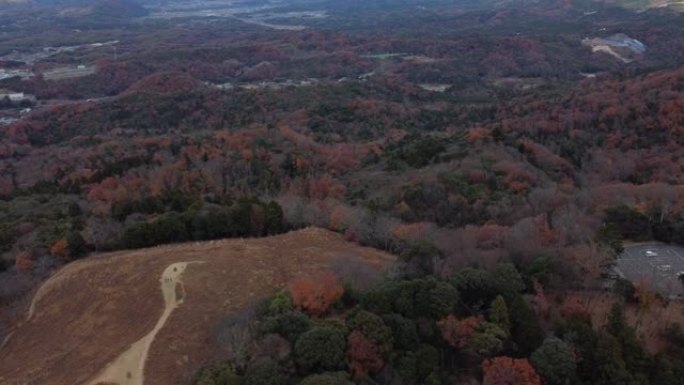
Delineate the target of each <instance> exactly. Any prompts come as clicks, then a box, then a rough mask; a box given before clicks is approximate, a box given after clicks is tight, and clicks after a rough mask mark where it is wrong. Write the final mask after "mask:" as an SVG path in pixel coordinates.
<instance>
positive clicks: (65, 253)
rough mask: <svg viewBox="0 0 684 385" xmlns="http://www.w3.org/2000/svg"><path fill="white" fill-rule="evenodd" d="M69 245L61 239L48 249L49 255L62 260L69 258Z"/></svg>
mask: <svg viewBox="0 0 684 385" xmlns="http://www.w3.org/2000/svg"><path fill="white" fill-rule="evenodd" d="M68 246H69V245H68V244H67V241H66V239H64V238H62V239H60V240H59V241H57V242H55V244H54V245H52V247H51V248H50V254H52V255H55V256H60V257H62V258H64V259H66V258H68V257H69V247H68Z"/></svg>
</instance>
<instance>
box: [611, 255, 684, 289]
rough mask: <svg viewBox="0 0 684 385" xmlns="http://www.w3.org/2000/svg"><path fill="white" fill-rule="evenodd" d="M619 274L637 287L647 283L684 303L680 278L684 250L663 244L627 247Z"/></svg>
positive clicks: (683, 285)
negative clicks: (637, 283)
mask: <svg viewBox="0 0 684 385" xmlns="http://www.w3.org/2000/svg"><path fill="white" fill-rule="evenodd" d="M616 270H617V272H618V274H620V275H621V276H623V277H624V278H626V279H629V280H630V281H632V282H634V283H636V282H638V281H640V280H642V279H645V280H646V281H648V283H649V285H650V286H651V288H652V290H655V291H658V292H659V293H661V294H662V295H663V296H665V297H668V298H671V299H684V284H682V282H681V281H680V280H679V278H678V277H677V273H679V272H684V247H681V246H673V245H667V244H662V243H650V244H638V245H633V246H627V247H625V251H624V252H623V253H622V254H620V257H619V258H618V260H617V266H616Z"/></svg>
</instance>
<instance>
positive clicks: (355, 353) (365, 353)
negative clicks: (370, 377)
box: [347, 330, 385, 375]
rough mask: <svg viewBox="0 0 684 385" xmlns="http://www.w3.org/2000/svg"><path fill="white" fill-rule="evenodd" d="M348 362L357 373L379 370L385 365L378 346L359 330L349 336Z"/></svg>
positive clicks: (364, 373)
mask: <svg viewBox="0 0 684 385" xmlns="http://www.w3.org/2000/svg"><path fill="white" fill-rule="evenodd" d="M347 362H348V363H349V368H350V369H351V371H352V373H354V374H355V375H366V374H368V373H373V372H378V371H380V370H381V369H382V368H383V366H385V361H384V360H383V359H382V357H381V356H380V353H379V352H378V346H377V345H376V344H375V343H374V342H373V341H371V340H370V339H368V337H366V336H365V335H363V333H361V332H360V331H358V330H354V331H353V332H352V333H351V334H350V335H349V337H348V338H347Z"/></svg>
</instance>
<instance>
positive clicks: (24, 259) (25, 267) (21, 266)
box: [14, 253, 33, 271]
mask: <svg viewBox="0 0 684 385" xmlns="http://www.w3.org/2000/svg"><path fill="white" fill-rule="evenodd" d="M14 266H15V267H16V268H17V270H20V271H29V270H31V269H32V268H33V261H31V258H30V257H29V255H28V253H21V254H19V255H17V256H16V257H15V258H14Z"/></svg>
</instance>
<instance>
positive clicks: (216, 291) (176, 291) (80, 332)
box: [0, 228, 393, 385]
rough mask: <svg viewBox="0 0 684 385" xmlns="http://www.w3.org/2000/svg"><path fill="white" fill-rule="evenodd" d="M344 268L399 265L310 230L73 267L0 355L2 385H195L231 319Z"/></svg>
mask: <svg viewBox="0 0 684 385" xmlns="http://www.w3.org/2000/svg"><path fill="white" fill-rule="evenodd" d="M340 258H344V263H345V264H351V263H354V262H359V263H361V264H363V265H370V266H373V267H377V268H382V267H385V266H387V265H389V264H390V262H391V261H392V260H393V258H392V256H390V255H388V254H384V253H382V252H379V251H376V250H373V249H369V248H362V247H359V246H356V245H354V244H351V243H348V242H346V241H344V240H343V239H342V238H341V237H340V236H339V235H337V234H335V233H331V232H328V231H325V230H320V229H312V228H310V229H305V230H300V231H296V232H291V233H288V234H284V235H280V236H275V237H269V238H262V239H250V240H239V239H233V240H224V241H213V242H202V243H189V244H181V245H170V246H164V247H156V248H151V249H143V250H135V251H124V252H116V253H109V254H102V255H98V256H94V257H91V258H88V259H87V260H82V261H78V262H75V263H72V264H70V265H68V266H66V267H65V268H64V269H62V270H61V271H60V272H58V273H57V274H55V275H54V276H53V277H52V278H51V279H50V280H48V281H47V282H46V283H45V284H44V285H43V286H42V287H41V288H40V289H39V290H38V291H37V293H36V295H35V298H34V300H33V304H32V306H31V309H32V310H31V311H29V312H28V314H27V318H26V321H23V322H21V323H19V324H17V325H16V329H15V332H14V333H13V335H12V336H11V338H10V339H9V340H8V341H7V343H6V344H5V346H4V347H3V348H2V349H1V350H0V373H2V375H0V383H20V384H22V383H40V384H54V385H61V384H63V385H67V384H82V383H93V384H97V383H111V381H118V382H119V383H120V384H122V385H123V384H142V383H143V377H144V383H145V384H182V383H187V381H188V379H189V378H191V377H192V375H193V373H194V372H195V370H196V369H197V368H198V367H200V366H201V365H203V364H205V363H206V362H207V360H208V359H209V358H210V357H216V355H217V354H220V347H219V346H217V345H216V344H215V342H214V341H215V336H214V333H215V330H216V327H217V325H218V324H219V323H220V321H221V320H222V319H223V318H224V317H225V316H226V315H228V314H230V313H231V312H234V311H238V310H241V309H245V308H246V307H248V306H249V305H251V304H253V303H254V302H255V301H257V300H258V299H259V298H262V297H264V296H266V295H268V294H270V293H272V292H274V291H275V290H276V289H278V288H281V287H283V286H285V285H287V283H288V282H290V281H292V280H293V279H296V277H298V276H302V275H310V274H317V273H320V272H323V271H326V270H329V269H332V268H334V267H335V266H336V264H337V261H339V260H340ZM185 262H190V263H188V264H187V265H185V264H184V263H185ZM192 262H202V263H192ZM160 281H161V286H162V290H160ZM169 288H171V289H170V290H169ZM165 304H166V306H165ZM155 325H156V327H155ZM148 349H149V352H148V351H147V350H148ZM124 353H125V354H124ZM145 357H147V358H146V359H145ZM117 376H118V377H117ZM104 381H107V382H104Z"/></svg>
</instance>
